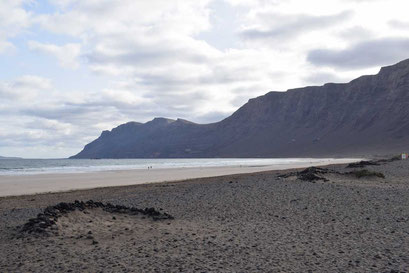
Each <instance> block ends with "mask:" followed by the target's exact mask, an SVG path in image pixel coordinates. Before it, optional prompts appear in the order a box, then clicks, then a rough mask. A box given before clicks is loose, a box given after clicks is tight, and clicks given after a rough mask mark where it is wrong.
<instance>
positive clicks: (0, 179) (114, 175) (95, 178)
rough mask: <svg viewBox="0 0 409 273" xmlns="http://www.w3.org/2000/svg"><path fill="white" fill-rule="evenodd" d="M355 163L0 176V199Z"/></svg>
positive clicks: (344, 160) (334, 161) (332, 160)
mask: <svg viewBox="0 0 409 273" xmlns="http://www.w3.org/2000/svg"><path fill="white" fill-rule="evenodd" d="M357 160H358V159H348V158H345V159H325V160H322V162H319V163H296V164H282V165H272V166H232V167H203V168H172V169H149V170H147V169H143V170H141V169H137V170H121V171H101V172H91V173H60V174H35V175H12V176H11V175H0V196H12V195H23V194H35V193H44V192H58V191H70V190H77V189H91V188H98V187H110V186H125V185H135V184H145V183H158V182H165V181H178V180H184V179H192V178H202V177H215V176H221V175H231V174H239V173H255V172H262V171H271V170H284V169H289V168H303V167H309V166H312V165H315V166H320V165H328V164H336V163H347V162H354V161H357Z"/></svg>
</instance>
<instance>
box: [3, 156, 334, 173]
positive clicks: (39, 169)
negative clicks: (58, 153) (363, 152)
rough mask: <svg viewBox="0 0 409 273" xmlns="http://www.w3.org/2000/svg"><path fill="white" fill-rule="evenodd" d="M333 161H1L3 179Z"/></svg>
mask: <svg viewBox="0 0 409 273" xmlns="http://www.w3.org/2000/svg"><path fill="white" fill-rule="evenodd" d="M325 161H328V162H329V163H330V162H332V161H333V159H330V158H327V159H325V158H197V159H196V158H189V159H186V158H183V159H0V175H31V174H45V173H87V172H100V171H116V170H133V169H148V168H152V169H167V168H195V167H196V168H197V167H233V166H243V167H251V166H253V167H260V166H280V165H293V164H294V166H296V165H298V164H302V163H311V164H314V163H322V162H325Z"/></svg>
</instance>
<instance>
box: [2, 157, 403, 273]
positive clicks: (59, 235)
mask: <svg viewBox="0 0 409 273" xmlns="http://www.w3.org/2000/svg"><path fill="white" fill-rule="evenodd" d="M346 166H347V164H330V165H326V166H322V168H323V169H322V170H324V172H322V173H318V175H319V176H322V177H323V178H325V179H323V180H314V181H312V180H301V179H300V177H299V176H298V175H297V174H295V172H294V169H289V170H288V169H287V170H272V171H264V172H258V173H244V174H232V175H225V176H219V177H207V178H196V179H187V180H183V181H177V182H175V181H174V182H165V183H150V184H139V185H129V186H116V187H105V188H95V189H87V190H75V191H70V192H56V193H45V194H37V195H24V196H13V197H2V198H0V251H1V252H2V254H3V255H1V256H0V268H2V269H3V271H4V270H5V271H7V272H45V273H49V272H50V273H51V272H67V271H69V270H72V271H73V272H166V271H172V272H357V273H358V272H359V273H367V272H368V273H369V272H408V270H409V255H407V253H409V241H408V240H406V238H407V234H408V231H409V230H408V227H409V226H408V223H409V218H408V215H409V209H408V208H409V184H408V180H407V177H409V168H408V167H409V160H399V161H385V162H382V163H379V164H377V165H366V166H365V167H364V168H346ZM300 169H302V168H298V170H300ZM363 169H364V170H367V171H368V172H377V173H382V174H384V176H385V178H380V177H377V176H375V177H374V176H365V177H362V178H359V177H356V176H354V175H352V174H351V173H350V172H351V171H360V170H363ZM325 170H326V171H325ZM75 200H79V202H81V201H82V202H87V201H89V200H93V201H92V202H91V201H90V203H91V204H95V202H102V203H103V204H112V205H113V206H119V207H120V208H139V209H145V208H154V209H156V210H157V211H160V212H162V213H168V214H169V215H171V216H172V217H174V219H172V220H166V219H165V220H163V221H155V220H153V219H151V218H149V217H145V216H144V215H130V214H127V213H124V212H123V211H120V210H119V211H118V210H114V211H112V210H111V211H105V210H103V209H101V208H98V207H95V208H92V207H88V208H86V209H85V210H84V211H82V210H76V211H71V212H67V213H64V214H63V215H61V217H59V218H58V219H57V220H55V221H56V224H55V225H54V226H52V227H49V228H48V229H49V230H48V231H47V232H48V233H47V234H44V235H45V236H43V234H40V233H27V232H23V231H22V230H21V227H22V226H24V225H25V224H26V223H28V222H29V221H32V220H30V219H33V218H36V217H37V218H38V217H41V215H43V213H44V212H45V211H46V210H47V209H46V208H47V207H49V206H51V207H52V206H55V205H57V204H60V203H61V202H65V203H67V204H65V205H69V204H70V203H74V202H75ZM112 205H109V206H110V207H112ZM39 224H42V223H39ZM50 257H52V259H50Z"/></svg>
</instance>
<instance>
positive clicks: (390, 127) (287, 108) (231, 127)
mask: <svg viewBox="0 0 409 273" xmlns="http://www.w3.org/2000/svg"><path fill="white" fill-rule="evenodd" d="M408 149H409V59H408V60H405V61H402V62H400V63H398V64H396V65H393V66H388V67H383V68H382V69H381V70H380V72H379V73H378V74H377V75H371V76H362V77H360V78H358V79H355V80H353V81H351V82H349V83H346V84H334V83H328V84H325V85H324V86H310V87H305V88H298V89H291V90H288V91H287V92H269V93H267V94H266V95H264V96H261V97H258V98H254V99H251V100H249V102H248V103H246V104H245V105H243V106H242V107H241V108H240V109H238V110H237V111H236V112H235V113H233V114H232V115H231V116H230V117H228V118H226V119H224V120H222V121H220V122H217V123H212V124H195V123H192V122H189V121H186V120H181V119H178V120H171V119H164V118H155V119H154V120H152V121H150V122H147V123H144V124H142V123H137V122H129V123H126V124H123V125H120V126H118V127H117V128H114V129H113V130H112V131H104V132H102V134H101V136H100V137H99V138H98V139H96V140H94V141H93V142H91V143H89V144H87V145H86V146H85V148H84V149H83V150H82V151H81V152H80V153H78V154H77V155H75V156H73V157H72V158H157V157H161V158H169V157H308V156H347V155H349V156H355V155H368V154H391V153H396V152H400V151H402V150H408Z"/></svg>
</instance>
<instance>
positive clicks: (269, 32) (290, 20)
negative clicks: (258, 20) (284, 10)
mask: <svg viewBox="0 0 409 273" xmlns="http://www.w3.org/2000/svg"><path fill="white" fill-rule="evenodd" d="M352 14H353V12H352V11H343V12H341V13H338V14H334V15H326V16H311V15H306V14H296V15H284V14H260V16H262V17H264V18H267V19H268V20H271V19H272V20H273V23H272V26H271V27H270V28H268V29H259V28H250V29H246V30H243V31H242V32H241V33H240V34H241V36H242V37H244V38H245V39H250V40H251V39H266V38H268V39H287V38H291V37H294V36H296V35H298V34H301V33H303V32H306V31H312V30H316V29H322V28H324V27H330V26H333V25H335V24H338V23H340V22H343V21H345V20H347V19H349V18H350V17H351V16H352ZM268 20H265V21H268ZM265 24H271V23H270V22H265Z"/></svg>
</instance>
